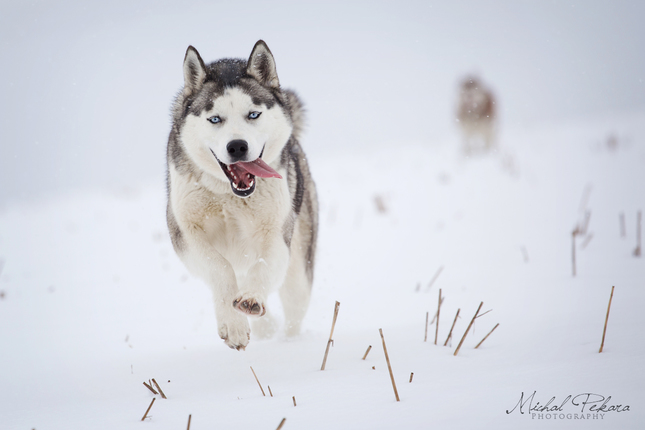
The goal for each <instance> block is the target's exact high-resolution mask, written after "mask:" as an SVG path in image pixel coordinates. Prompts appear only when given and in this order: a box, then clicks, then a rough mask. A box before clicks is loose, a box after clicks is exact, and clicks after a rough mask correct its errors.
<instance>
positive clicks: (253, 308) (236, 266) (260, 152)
mask: <svg viewBox="0 0 645 430" xmlns="http://www.w3.org/2000/svg"><path fill="white" fill-rule="evenodd" d="M250 112H255V113H257V112H259V113H260V116H259V117H258V118H257V119H253V120H252V119H250V118H251V117H250ZM214 116H217V117H218V118H220V119H221V121H220V122H219V123H217V124H213V123H211V122H210V121H211V120H212V118H213V117H214ZM172 122H173V124H172V130H171V131H170V136H169V139H168V152H167V162H168V176H167V186H168V207H167V221H168V229H169V232H170V237H171V239H172V243H173V246H174V249H175V251H176V252H177V255H178V256H179V257H180V259H181V260H182V261H183V262H184V264H185V265H186V267H187V268H188V270H189V271H190V272H191V273H192V274H193V275H195V276H197V277H199V278H201V279H203V280H204V281H205V282H206V283H207V284H208V285H209V286H210V287H211V288H212V290H213V297H214V300H215V311H216V315H217V324H218V333H219V336H220V337H221V338H222V339H224V341H225V343H226V344H227V345H228V346H229V347H231V348H235V349H238V350H240V349H244V348H246V346H247V344H248V342H249V339H250V331H251V330H250V326H249V321H248V318H247V317H248V316H254V317H256V318H257V317H259V318H257V319H256V320H255V322H254V324H253V331H254V335H258V336H261V337H267V336H270V335H272V334H273V333H274V332H275V331H276V324H275V319H274V318H273V317H272V316H271V314H270V313H268V312H267V309H266V300H267V296H268V294H270V293H271V292H274V291H276V290H278V291H279V295H280V299H281V301H282V305H283V308H284V313H285V329H286V332H287V335H295V334H298V333H299V331H300V326H301V321H302V319H303V317H304V315H305V313H306V311H307V307H308V305H309V299H310V295H311V285H312V281H313V270H314V258H315V250H316V236H317V231H318V203H317V197H316V189H315V185H314V182H313V181H312V179H311V175H310V172H309V166H308V164H307V159H306V157H305V154H304V152H303V151H302V148H301V146H300V143H299V138H300V133H301V131H302V127H303V108H302V104H301V102H300V100H299V99H298V97H297V96H296V94H295V93H294V92H292V91H289V90H284V89H282V88H281V87H280V82H279V79H278V75H277V72H276V66H275V60H274V58H273V55H272V53H271V51H270V50H269V48H268V47H267V45H266V44H265V43H264V42H263V41H261V40H260V41H258V42H257V43H256V45H255V47H254V48H253V51H252V53H251V56H250V57H249V60H248V61H245V60H242V59H222V60H219V61H215V62H213V63H210V64H205V63H204V62H203V60H202V59H201V57H200V55H199V53H198V52H197V50H195V48H193V47H192V46H190V47H188V50H187V51H186V56H185V59H184V87H183V89H182V90H181V91H180V92H179V94H178V95H177V97H176V99H175V102H174V104H173V107H172ZM232 141H244V142H245V144H247V146H248V151H247V152H246V155H245V158H244V159H243V161H253V160H255V159H256V158H258V157H261V158H262V160H264V162H266V163H267V164H268V165H269V166H271V167H272V168H273V169H274V170H276V171H277V172H278V173H280V175H281V176H282V179H280V178H260V177H256V178H255V182H254V183H253V187H252V189H251V190H249V191H247V192H246V193H245V194H244V195H240V194H239V192H238V193H237V194H236V193H234V189H233V188H234V187H232V181H231V180H229V178H228V177H227V176H226V174H225V173H224V170H223V169H224V167H225V165H227V164H229V163H233V162H235V160H231V159H229V158H230V157H229V155H230V154H229V153H227V145H228V144H229V143H230V142H232Z"/></svg>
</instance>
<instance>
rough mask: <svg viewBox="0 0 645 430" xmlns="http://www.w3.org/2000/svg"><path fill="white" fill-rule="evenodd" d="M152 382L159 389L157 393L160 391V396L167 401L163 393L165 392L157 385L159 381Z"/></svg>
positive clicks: (153, 379)
mask: <svg viewBox="0 0 645 430" xmlns="http://www.w3.org/2000/svg"><path fill="white" fill-rule="evenodd" d="M152 382H153V383H154V384H155V387H157V391H159V394H161V398H162V399H167V398H168V397H166V395H165V394H164V393H163V391H162V390H161V387H160V386H159V384H157V381H155V378H152Z"/></svg>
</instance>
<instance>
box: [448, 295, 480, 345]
mask: <svg viewBox="0 0 645 430" xmlns="http://www.w3.org/2000/svg"><path fill="white" fill-rule="evenodd" d="M483 305H484V302H481V303H480V304H479V307H478V308H477V312H475V316H473V319H472V320H470V324H468V328H467V329H466V332H465V333H464V335H463V336H462V337H461V340H460V341H459V345H457V349H455V353H454V354H453V355H454V356H455V357H456V356H457V354H459V350H460V349H461V345H462V344H463V343H464V340H466V335H467V334H468V332H469V331H470V328H471V327H472V326H473V324H474V323H475V320H476V319H477V314H479V311H480V310H481V308H482V306H483Z"/></svg>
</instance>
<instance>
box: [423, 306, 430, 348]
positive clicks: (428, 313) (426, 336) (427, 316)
mask: <svg viewBox="0 0 645 430" xmlns="http://www.w3.org/2000/svg"><path fill="white" fill-rule="evenodd" d="M429 316H430V312H426V334H425V336H423V341H424V342H427V341H428V318H429Z"/></svg>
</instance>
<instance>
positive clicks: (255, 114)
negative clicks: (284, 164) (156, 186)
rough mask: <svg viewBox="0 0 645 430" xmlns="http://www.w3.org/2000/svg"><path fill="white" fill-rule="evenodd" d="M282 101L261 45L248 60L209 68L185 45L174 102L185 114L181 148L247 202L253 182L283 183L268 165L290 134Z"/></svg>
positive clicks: (265, 49) (270, 59)
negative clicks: (179, 86) (181, 85)
mask: <svg viewBox="0 0 645 430" xmlns="http://www.w3.org/2000/svg"><path fill="white" fill-rule="evenodd" d="M283 97H284V96H283V93H282V91H281V89H280V81H279V80H278V75H277V72H276V67H275V61H274V59H273V55H272V54H271V51H270V50H269V47H268V46H267V45H266V44H265V43H264V42H263V41H262V40H260V41H258V42H257V43H256V44H255V47H254V48H253V51H252V52H251V56H250V57H249V59H248V61H244V60H232V59H224V60H219V61H216V62H214V63H211V64H209V65H205V64H204V61H203V60H202V58H201V57H200V55H199V53H198V52H197V50H196V49H195V48H193V47H192V46H189V47H188V50H187V51H186V57H185V59H184V88H183V90H182V93H181V94H179V96H178V103H177V105H180V106H181V109H182V110H183V112H182V113H181V117H182V118H183V124H182V126H181V132H180V138H181V141H182V145H183V147H184V148H185V149H186V152H187V153H188V155H189V156H190V158H191V159H192V160H193V161H194V162H195V163H197V165H198V166H199V167H200V168H201V169H202V170H204V171H206V172H208V173H209V174H211V175H212V176H214V177H215V178H218V179H220V180H222V181H227V182H230V184H231V190H232V192H233V193H234V194H235V195H236V196H239V197H248V196H250V195H251V194H252V193H253V192H254V191H255V186H256V180H255V178H256V177H262V178H281V176H280V174H279V173H278V172H277V171H275V170H274V169H273V168H272V167H270V164H273V163H274V162H276V161H277V160H278V159H279V157H280V154H281V152H282V149H283V147H284V145H285V144H286V143H287V141H288V139H289V137H290V136H291V133H292V131H293V123H292V120H291V118H290V116H289V112H288V111H286V110H285V109H284V108H283V105H284V103H282V102H281V100H282V98H283ZM178 107H179V106H176V108H175V109H176V110H177V108H178Z"/></svg>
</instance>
